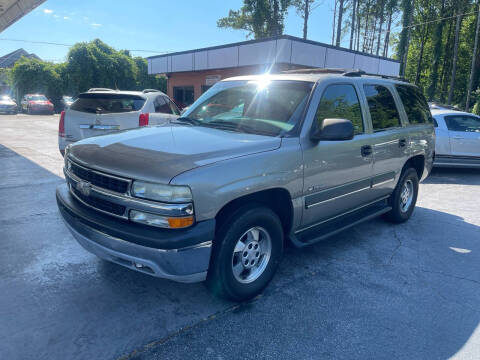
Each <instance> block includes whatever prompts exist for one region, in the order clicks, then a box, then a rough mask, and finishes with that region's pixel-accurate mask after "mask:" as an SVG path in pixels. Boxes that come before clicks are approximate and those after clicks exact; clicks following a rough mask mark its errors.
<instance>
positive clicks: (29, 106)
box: [21, 94, 54, 115]
mask: <svg viewBox="0 0 480 360" xmlns="http://www.w3.org/2000/svg"><path fill="white" fill-rule="evenodd" d="M21 107H22V111H23V112H26V113H27V114H33V113H47V114H50V115H53V114H54V110H53V104H52V102H51V101H50V100H48V99H47V98H46V96H45V95H41V94H27V95H25V96H24V97H23V98H22V101H21Z"/></svg>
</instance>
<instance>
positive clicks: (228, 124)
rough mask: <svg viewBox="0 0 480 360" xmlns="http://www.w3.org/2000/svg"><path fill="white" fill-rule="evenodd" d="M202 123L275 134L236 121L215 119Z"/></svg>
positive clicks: (210, 125)
mask: <svg viewBox="0 0 480 360" xmlns="http://www.w3.org/2000/svg"><path fill="white" fill-rule="evenodd" d="M202 125H203V126H209V127H213V128H217V129H223V130H231V131H236V132H245V133H247V134H257V135H268V136H274V134H272V133H271V132H267V131H262V130H259V129H257V128H255V127H253V126H250V125H247V124H239V123H236V122H232V121H226V120H214V121H210V122H208V123H202Z"/></svg>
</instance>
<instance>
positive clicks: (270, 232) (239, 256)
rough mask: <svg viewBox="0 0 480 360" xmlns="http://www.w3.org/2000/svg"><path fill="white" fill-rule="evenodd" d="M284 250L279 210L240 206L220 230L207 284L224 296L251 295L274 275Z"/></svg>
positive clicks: (263, 286)
mask: <svg viewBox="0 0 480 360" xmlns="http://www.w3.org/2000/svg"><path fill="white" fill-rule="evenodd" d="M282 254H283V228H282V224H281V222H280V219H279V218H278V216H277V215H276V214H275V212H273V211H272V210H271V209H269V208H266V207H263V206H255V207H252V206H250V207H244V208H240V209H238V210H237V211H234V212H233V213H232V214H230V216H229V217H228V218H227V219H226V220H225V221H224V223H223V225H221V226H220V229H219V231H218V232H217V236H216V238H215V241H214V245H213V253H212V259H211V261H210V269H209V271H208V276H207V286H208V288H209V289H210V290H211V291H212V292H213V293H214V294H215V295H217V296H220V297H222V298H226V299H229V300H233V301H242V300H247V299H251V298H253V297H254V296H256V295H258V294H259V293H260V292H261V291H262V290H263V289H264V288H265V287H266V286H267V285H268V283H269V282H270V280H271V279H272V278H273V275H274V274H275V271H276V270H277V266H278V264H279V263H280V260H281V258H282Z"/></svg>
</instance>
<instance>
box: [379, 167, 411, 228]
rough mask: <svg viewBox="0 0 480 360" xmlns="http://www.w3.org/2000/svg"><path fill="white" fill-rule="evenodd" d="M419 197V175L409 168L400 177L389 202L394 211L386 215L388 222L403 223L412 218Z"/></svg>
mask: <svg viewBox="0 0 480 360" xmlns="http://www.w3.org/2000/svg"><path fill="white" fill-rule="evenodd" d="M417 196H418V175H417V172H416V171H415V169H412V168H408V169H406V170H405V171H404V172H403V173H402V175H401V176H400V180H399V181H398V184H397V187H396V188H395V190H394V192H393V193H392V195H391V196H390V199H389V200H388V202H389V205H390V206H391V207H392V210H391V211H390V212H388V213H387V214H386V218H387V220H389V221H391V222H393V223H397V224H398V223H402V222H405V221H407V220H408V219H409V218H410V216H412V213H413V210H414V209H415V204H416V203H417Z"/></svg>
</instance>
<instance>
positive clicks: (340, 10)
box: [335, 0, 344, 46]
mask: <svg viewBox="0 0 480 360" xmlns="http://www.w3.org/2000/svg"><path fill="white" fill-rule="evenodd" d="M343 1H344V0H339V2H338V22H337V40H336V41H335V45H336V46H340V40H341V37H342V17H343Z"/></svg>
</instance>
